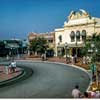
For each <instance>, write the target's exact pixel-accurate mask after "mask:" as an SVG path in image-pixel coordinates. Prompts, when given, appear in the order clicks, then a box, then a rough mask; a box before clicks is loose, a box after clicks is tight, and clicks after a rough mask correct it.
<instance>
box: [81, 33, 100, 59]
mask: <svg viewBox="0 0 100 100" xmlns="http://www.w3.org/2000/svg"><path fill="white" fill-rule="evenodd" d="M91 43H93V44H94V45H95V48H94V49H95V50H96V49H97V50H98V53H97V54H96V55H93V53H92V55H93V59H92V60H93V61H95V60H96V58H97V59H99V57H100V33H99V34H97V33H94V34H93V35H92V36H91V39H89V40H88V39H86V42H85V47H84V48H83V49H82V50H81V54H82V55H87V54H88V50H89V49H93V48H91Z"/></svg>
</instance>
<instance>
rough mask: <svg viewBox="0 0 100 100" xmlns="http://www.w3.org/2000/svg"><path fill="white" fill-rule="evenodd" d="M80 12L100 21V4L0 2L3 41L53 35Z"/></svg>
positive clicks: (85, 0) (98, 0)
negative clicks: (82, 10)
mask: <svg viewBox="0 0 100 100" xmlns="http://www.w3.org/2000/svg"><path fill="white" fill-rule="evenodd" d="M79 9H84V10H86V11H88V12H89V13H90V14H91V15H92V16H94V17H99V18H100V0H0V40H2V39H12V38H18V39H26V38H27V36H28V34H29V33H30V32H36V33H45V32H52V31H54V29H56V28H60V27H62V26H63V25H64V21H66V20H67V17H68V15H69V14H70V12H71V11H72V10H74V11H79Z"/></svg>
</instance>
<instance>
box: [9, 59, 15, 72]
mask: <svg viewBox="0 0 100 100" xmlns="http://www.w3.org/2000/svg"><path fill="white" fill-rule="evenodd" d="M8 70H9V73H13V72H16V62H15V61H14V60H13V61H12V62H11V63H10V64H9V68H8Z"/></svg>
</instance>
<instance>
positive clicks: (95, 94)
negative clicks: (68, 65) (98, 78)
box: [72, 85, 100, 98]
mask: <svg viewBox="0 0 100 100" xmlns="http://www.w3.org/2000/svg"><path fill="white" fill-rule="evenodd" d="M72 97H73V98H100V91H96V92H86V91H85V92H84V93H81V91H80V90H79V86H78V85H76V86H75V88H74V89H73V90H72Z"/></svg>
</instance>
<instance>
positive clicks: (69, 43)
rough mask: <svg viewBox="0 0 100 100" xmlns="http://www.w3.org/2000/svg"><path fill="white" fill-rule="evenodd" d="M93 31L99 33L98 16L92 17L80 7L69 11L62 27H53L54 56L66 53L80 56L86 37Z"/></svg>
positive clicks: (99, 19) (99, 20)
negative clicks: (77, 9)
mask: <svg viewBox="0 0 100 100" xmlns="http://www.w3.org/2000/svg"><path fill="white" fill-rule="evenodd" d="M93 33H97V34H99V33H100V18H96V17H92V16H91V15H90V14H89V13H88V12H86V11H85V10H82V9H81V10H79V11H78V12H76V11H71V13H70V15H69V16H68V21H66V22H64V27H63V28H58V29H55V53H56V56H58V55H62V56H64V55H65V54H66V53H67V54H68V55H73V56H74V55H77V56H80V51H81V48H82V47H84V45H85V40H86V38H88V37H91V36H92V34H93ZM65 51H67V52H66V53H65Z"/></svg>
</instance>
